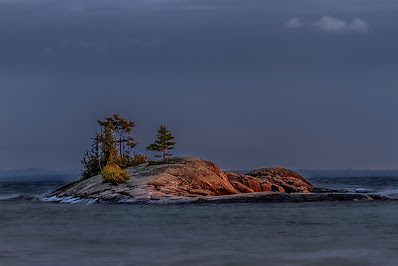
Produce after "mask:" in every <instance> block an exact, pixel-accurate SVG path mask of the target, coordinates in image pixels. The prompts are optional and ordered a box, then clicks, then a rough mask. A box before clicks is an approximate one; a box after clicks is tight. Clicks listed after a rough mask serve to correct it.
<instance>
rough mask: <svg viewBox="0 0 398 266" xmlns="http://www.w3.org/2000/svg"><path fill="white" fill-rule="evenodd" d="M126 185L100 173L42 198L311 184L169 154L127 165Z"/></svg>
mask: <svg viewBox="0 0 398 266" xmlns="http://www.w3.org/2000/svg"><path fill="white" fill-rule="evenodd" d="M127 173H128V175H129V176H130V179H129V180H128V181H127V183H126V184H120V185H117V186H116V185H112V184H110V183H103V181H102V177H101V176H100V175H97V176H94V177H91V178H88V179H85V180H79V181H76V182H74V183H71V184H69V185H67V186H65V187H62V188H60V189H58V190H56V191H54V192H52V193H50V194H49V195H47V196H46V199H65V198H68V199H75V198H79V199H86V200H105V201H111V202H112V201H114V202H131V201H148V200H163V199H170V198H176V197H180V198H183V199H187V198H191V199H192V198H201V197H209V196H210V197H214V196H222V195H232V194H241V193H253V192H267V191H273V192H287V193H290V192H302V193H307V192H309V191H310V190H311V189H313V186H312V185H311V184H310V183H309V182H308V181H306V180H305V179H304V178H303V177H301V176H300V175H299V174H297V173H295V172H293V171H290V170H287V169H283V168H262V169H257V170H254V171H252V172H250V173H248V174H247V175H236V174H234V173H224V172H223V171H222V170H221V169H220V168H219V167H218V166H217V165H215V164H214V163H212V162H210V161H206V160H201V159H198V158H194V157H189V156H180V157H173V158H170V159H169V162H168V163H161V162H154V163H145V164H141V165H138V166H134V167H129V168H128V169H127Z"/></svg>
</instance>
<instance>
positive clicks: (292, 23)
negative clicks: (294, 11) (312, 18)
mask: <svg viewBox="0 0 398 266" xmlns="http://www.w3.org/2000/svg"><path fill="white" fill-rule="evenodd" d="M302 26H304V24H303V23H302V22H301V21H300V19H298V18H291V19H289V20H288V21H287V22H286V23H285V27H286V28H288V29H297V28H301V27H302Z"/></svg>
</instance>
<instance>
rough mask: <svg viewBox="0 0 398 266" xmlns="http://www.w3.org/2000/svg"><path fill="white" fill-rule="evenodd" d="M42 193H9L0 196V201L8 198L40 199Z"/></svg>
mask: <svg viewBox="0 0 398 266" xmlns="http://www.w3.org/2000/svg"><path fill="white" fill-rule="evenodd" d="M42 196H43V195H22V194H11V195H3V196H0V201H9V200H40V199H41V198H42Z"/></svg>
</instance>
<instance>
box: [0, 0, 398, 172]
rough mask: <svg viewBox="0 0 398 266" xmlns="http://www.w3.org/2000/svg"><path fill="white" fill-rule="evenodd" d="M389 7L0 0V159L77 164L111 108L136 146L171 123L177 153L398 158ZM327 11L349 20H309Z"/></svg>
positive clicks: (362, 160)
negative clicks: (132, 128)
mask: <svg viewBox="0 0 398 266" xmlns="http://www.w3.org/2000/svg"><path fill="white" fill-rule="evenodd" d="M397 12H398V6H397V5H396V4H393V3H390V1H378V2H377V3H376V2H374V1H363V4H362V5H359V6H358V4H357V2H356V1H346V2H344V3H336V2H335V1H323V2H322V4H321V3H319V2H318V1H310V0H306V1H300V3H298V2H297V1H266V2H264V1H245V3H243V2H242V1H217V2H214V1H171V0H169V1H133V2H132V1H122V0H118V1H112V2H109V1H102V0H99V1H91V0H90V1H89V0H85V1H66V2H65V1H63V2H61V1H52V0H37V1H22V0H21V1H4V0H0V33H1V40H0V88H1V89H0V118H1V124H0V132H1V140H0V168H23V167H44V168H57V169H59V168H78V167H79V166H80V159H81V154H82V153H83V151H84V149H85V148H86V147H87V144H88V140H89V138H90V136H91V135H92V134H93V132H94V131H95V127H96V125H95V120H96V119H101V118H103V117H104V116H107V115H110V114H112V113H115V112H120V113H121V114H123V115H125V116H126V117H127V118H129V119H132V120H134V121H136V123H137V128H136V137H137V139H138V141H139V144H140V145H139V148H138V149H139V150H140V151H143V152H145V151H144V147H145V145H146V144H148V143H149V142H150V141H151V140H152V138H153V137H154V134H155V130H156V128H157V127H158V126H159V125H160V124H161V123H166V124H168V125H169V126H170V127H171V129H172V130H173V131H174V132H175V135H176V138H177V148H176V153H177V154H191V155H196V156H200V157H204V158H207V159H210V160H213V161H215V162H217V163H219V164H220V165H221V166H222V167H224V168H254V167H259V166H266V165H282V166H286V167H290V168H396V162H397V161H398V152H397V150H398V143H397V142H398V141H397V136H398V127H397V119H398V112H397V111H398V107H397V105H396V103H395V99H397V97H398V91H397V90H396V84H397V83H398V77H397V75H396V73H397V68H398V54H397V53H396V52H395V51H396V47H397V45H398V37H396V36H395V35H396V34H395V33H396V30H397V28H396V26H395V25H398V23H397V22H398V16H397ZM325 16H329V17H330V18H333V19H334V20H336V19H338V20H341V21H343V22H344V23H343V24H344V25H345V26H344V31H342V32H339V33H338V36H336V34H337V33H336V34H328V33H325V34H320V32H319V31H316V30H314V27H313V24H314V23H315V22H316V21H318V20H320V19H321V18H322V17H323V18H324V17H325ZM291 18H297V21H295V23H294V26H297V25H300V27H299V28H297V27H295V28H296V29H289V30H288V29H286V27H285V25H287V24H285V23H286V22H288V21H289V20H290V19H291ZM356 18H359V19H360V20H358V19H356ZM333 19H332V20H333ZM332 20H330V19H329V20H327V21H326V22H327V23H329V24H330V22H331V21H332ZM334 20H333V21H332V22H336V21H334ZM323 21H324V22H325V19H323ZM290 22H291V21H290ZM298 22H299V23H298ZM364 22H365V23H367V24H368V26H369V28H368V30H367V31H366V32H365V31H361V30H363V29H364V25H365V24H364ZM327 23H326V24H327ZM290 24H291V25H293V24H292V23H290ZM324 24H325V23H324ZM329 24H327V25H329ZM332 24H333V23H332ZM302 25H304V26H302ZM322 25H323V24H322ZM333 25H334V24H333ZM329 26H330V25H329ZM354 33H355V34H354ZM359 33H361V34H359ZM336 37H337V38H336Z"/></svg>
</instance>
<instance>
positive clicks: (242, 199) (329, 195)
mask: <svg viewBox="0 0 398 266" xmlns="http://www.w3.org/2000/svg"><path fill="white" fill-rule="evenodd" d="M40 200H41V201H44V202H54V203H67V204H78V203H80V204H160V205H162V204H223V203H300V202H330V201H372V200H380V201H381V200H397V199H395V198H392V197H388V196H384V195H378V194H366V193H350V192H320V193H318V192H314V193H279V192H253V193H241V194H233V195H222V196H203V197H178V196H176V197H167V198H150V199H148V198H135V199H132V198H127V197H126V198H124V197H121V198H114V199H106V200H105V199H100V198H81V197H57V196H44V197H42V198H41V199H40Z"/></svg>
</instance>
